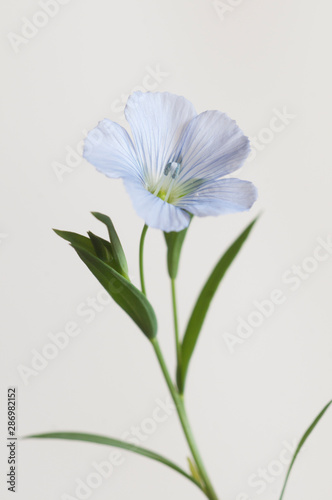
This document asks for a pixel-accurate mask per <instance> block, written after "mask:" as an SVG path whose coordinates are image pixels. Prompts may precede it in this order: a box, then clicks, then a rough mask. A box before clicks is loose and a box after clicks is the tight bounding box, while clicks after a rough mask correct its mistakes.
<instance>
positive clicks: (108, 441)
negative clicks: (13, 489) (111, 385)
mask: <svg viewBox="0 0 332 500" xmlns="http://www.w3.org/2000/svg"><path fill="white" fill-rule="evenodd" d="M35 438H36V439H66V440H71V441H85V442H89V443H97V444H103V445H107V446H114V447H115V448H122V449H123V450H127V451H131V452H133V453H137V454H138V455H143V456H144V457H147V458H150V459H151V460H156V461H157V462H160V463H162V464H164V465H166V466H167V467H170V468H171V469H173V470H175V471H176V472H178V473H179V474H181V475H182V476H184V477H186V478H187V479H189V481H191V482H192V483H194V484H195V485H196V486H198V487H199V488H200V489H202V488H201V485H200V484H199V482H198V481H196V479H194V478H193V477H191V476H190V475H189V474H187V473H186V472H185V471H184V470H183V469H181V468H180V467H179V466H178V465H176V464H175V463H174V462H171V461H170V460H168V459H167V458H165V457H163V456H162V455H159V454H158V453H155V452H154V451H150V450H147V449H146V448H141V447H140V446H135V445H133V444H130V443H126V442H125V441H120V440H118V439H113V438H110V437H105V436H99V435H96V434H84V433H80V432H51V433H47V434H35V435H32V436H26V438H24V439H35Z"/></svg>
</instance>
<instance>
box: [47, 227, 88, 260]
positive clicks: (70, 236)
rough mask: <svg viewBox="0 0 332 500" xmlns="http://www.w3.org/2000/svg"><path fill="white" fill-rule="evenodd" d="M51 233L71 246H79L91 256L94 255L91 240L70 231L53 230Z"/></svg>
mask: <svg viewBox="0 0 332 500" xmlns="http://www.w3.org/2000/svg"><path fill="white" fill-rule="evenodd" d="M53 231H54V232H55V233H56V234H57V235H58V236H60V237H61V238H63V239H64V240H66V241H69V243H71V244H72V245H76V246H79V247H80V248H82V249H83V250H86V251H87V252H89V253H91V254H92V255H96V251H95V249H94V246H93V244H92V242H91V240H89V238H87V237H86V236H82V235H81V234H77V233H72V232H71V231H59V229H53Z"/></svg>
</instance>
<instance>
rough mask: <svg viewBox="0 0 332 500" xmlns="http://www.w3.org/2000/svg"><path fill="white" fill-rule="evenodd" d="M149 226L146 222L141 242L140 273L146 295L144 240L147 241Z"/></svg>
mask: <svg viewBox="0 0 332 500" xmlns="http://www.w3.org/2000/svg"><path fill="white" fill-rule="evenodd" d="M148 228H149V226H147V225H146V224H145V225H144V227H143V231H142V234H141V239H140V242H139V274H140V279H141V290H142V293H144V295H146V288H145V279H144V262H143V255H144V241H145V236H146V233H147V230H148Z"/></svg>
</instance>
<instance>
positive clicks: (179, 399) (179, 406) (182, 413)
mask: <svg viewBox="0 0 332 500" xmlns="http://www.w3.org/2000/svg"><path fill="white" fill-rule="evenodd" d="M147 230H148V226H147V225H146V224H145V226H144V227H143V231H142V235H141V239H140V245H139V269H140V278H141V289H142V293H144V295H145V296H146V288H145V279H144V262H143V254H144V241H145V236H146V232H147ZM172 302H173V315H174V330H175V339H176V352H177V358H178V363H179V362H180V360H181V343H180V337H179V328H178V317H177V304H176V291H175V280H174V279H172ZM151 343H152V346H153V348H154V351H155V353H156V356H157V359H158V361H159V365H160V368H161V370H162V372H163V375H164V377H165V380H166V383H167V386H168V389H169V391H170V393H171V396H172V399H173V401H174V404H175V407H176V411H177V413H178V416H179V420H180V423H181V426H182V429H183V432H184V434H185V436H186V439H187V442H188V445H189V448H190V451H191V453H192V456H193V458H194V460H195V464H196V467H197V469H198V471H199V475H200V478H201V479H202V481H203V483H204V484H203V485H202V487H203V488H204V493H205V494H206V496H207V498H209V500H218V497H217V494H216V492H215V491H214V489H213V486H212V483H211V481H210V478H209V476H208V473H207V471H206V469H205V466H204V463H203V460H202V458H201V456H200V453H199V451H198V447H197V445H196V442H195V439H194V435H193V432H192V430H191V427H190V424H189V420H188V416H187V412H186V408H185V405H184V397H183V394H180V393H179V392H178V391H177V389H176V387H175V385H174V384H173V381H172V379H171V376H170V374H169V371H168V368H167V365H166V362H165V359H164V356H163V353H162V352H161V349H160V345H159V342H158V340H157V338H156V337H155V338H153V339H151Z"/></svg>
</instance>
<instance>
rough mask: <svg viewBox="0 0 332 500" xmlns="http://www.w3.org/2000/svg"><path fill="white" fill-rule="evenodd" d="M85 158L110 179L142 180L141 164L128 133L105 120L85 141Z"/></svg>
mask: <svg viewBox="0 0 332 500" xmlns="http://www.w3.org/2000/svg"><path fill="white" fill-rule="evenodd" d="M83 156H84V158H85V159H86V160H88V162H90V163H92V165H94V166H95V167H96V169H97V170H98V171H99V172H102V173H103V174H105V175H107V176H108V177H114V178H118V177H128V176H129V177H135V178H140V179H142V172H141V171H140V164H139V162H138V160H137V157H136V153H135V149H134V145H133V143H132V140H131V139H130V137H129V135H128V133H127V131H126V130H125V129H124V128H123V127H121V125H118V124H117V123H115V122H112V121H111V120H108V119H105V120H103V121H101V122H99V124H98V126H97V127H96V128H94V129H93V130H91V131H90V132H89V133H88V135H87V137H86V139H85V141H84V152H83Z"/></svg>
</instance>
